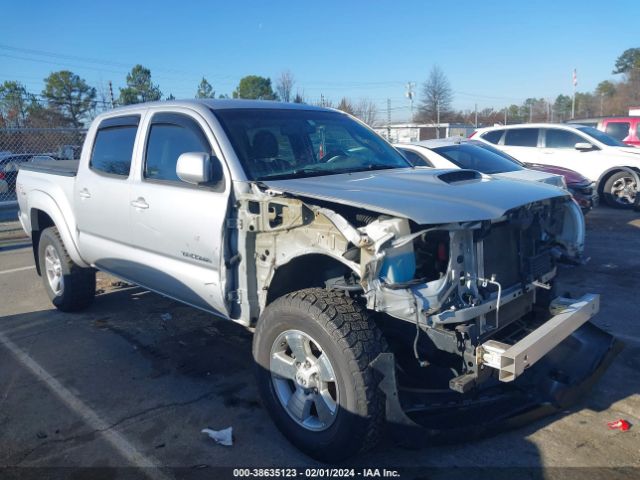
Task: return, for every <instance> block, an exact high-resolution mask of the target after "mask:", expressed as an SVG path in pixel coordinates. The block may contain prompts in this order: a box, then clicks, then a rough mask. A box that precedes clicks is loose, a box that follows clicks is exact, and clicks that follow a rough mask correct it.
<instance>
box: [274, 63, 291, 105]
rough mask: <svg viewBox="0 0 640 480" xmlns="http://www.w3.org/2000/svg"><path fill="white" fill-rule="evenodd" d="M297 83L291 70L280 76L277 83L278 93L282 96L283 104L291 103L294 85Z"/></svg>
mask: <svg viewBox="0 0 640 480" xmlns="http://www.w3.org/2000/svg"><path fill="white" fill-rule="evenodd" d="M295 83H296V81H295V78H294V76H293V73H291V72H290V71H289V70H285V71H284V72H282V73H281V74H280V76H279V77H278V80H277V81H276V91H277V92H278V95H279V96H280V100H282V101H283V102H289V101H291V92H292V91H293V85H294V84H295Z"/></svg>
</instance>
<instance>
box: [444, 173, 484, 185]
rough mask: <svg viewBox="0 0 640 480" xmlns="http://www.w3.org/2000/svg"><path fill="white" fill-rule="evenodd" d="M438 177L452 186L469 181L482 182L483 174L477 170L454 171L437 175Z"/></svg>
mask: <svg viewBox="0 0 640 480" xmlns="http://www.w3.org/2000/svg"><path fill="white" fill-rule="evenodd" d="M437 177H438V178H439V179H440V180H442V181H443V182H445V183H448V184H449V185H451V184H452V183H460V182H468V181H469V180H480V179H481V178H482V174H481V173H480V172H478V171H477V170H452V171H450V172H445V173H441V174H439V175H437Z"/></svg>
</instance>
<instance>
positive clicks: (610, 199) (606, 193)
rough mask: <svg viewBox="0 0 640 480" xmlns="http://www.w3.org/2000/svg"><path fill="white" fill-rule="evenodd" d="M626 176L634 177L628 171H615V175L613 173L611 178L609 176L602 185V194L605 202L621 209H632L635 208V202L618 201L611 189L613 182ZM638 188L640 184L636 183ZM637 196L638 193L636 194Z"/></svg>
mask: <svg viewBox="0 0 640 480" xmlns="http://www.w3.org/2000/svg"><path fill="white" fill-rule="evenodd" d="M624 177H632V175H631V174H630V173H628V172H623V171H619V172H616V173H614V174H613V175H611V176H610V177H609V178H607V181H606V182H604V186H603V187H602V196H603V197H604V201H605V203H606V204H607V205H608V206H610V207H613V208H620V209H627V210H629V209H632V208H634V203H633V202H631V203H628V204H624V203H620V202H619V201H617V200H616V199H615V197H614V196H613V195H612V194H611V189H612V187H613V184H614V183H615V182H616V181H618V180H620V179H621V178H624ZM636 188H640V185H636ZM636 196H637V194H636Z"/></svg>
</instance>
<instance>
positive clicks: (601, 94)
mask: <svg viewBox="0 0 640 480" xmlns="http://www.w3.org/2000/svg"><path fill="white" fill-rule="evenodd" d="M600 116H601V117H602V116H604V93H603V92H600Z"/></svg>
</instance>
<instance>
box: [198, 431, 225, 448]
mask: <svg viewBox="0 0 640 480" xmlns="http://www.w3.org/2000/svg"><path fill="white" fill-rule="evenodd" d="M202 433H205V434H207V435H208V436H209V438H211V439H212V440H213V441H215V442H216V443H218V444H220V445H225V446H227V447H230V446H232V445H233V427H228V428H225V429H223V430H211V429H210V428H205V429H203V430H202Z"/></svg>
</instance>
